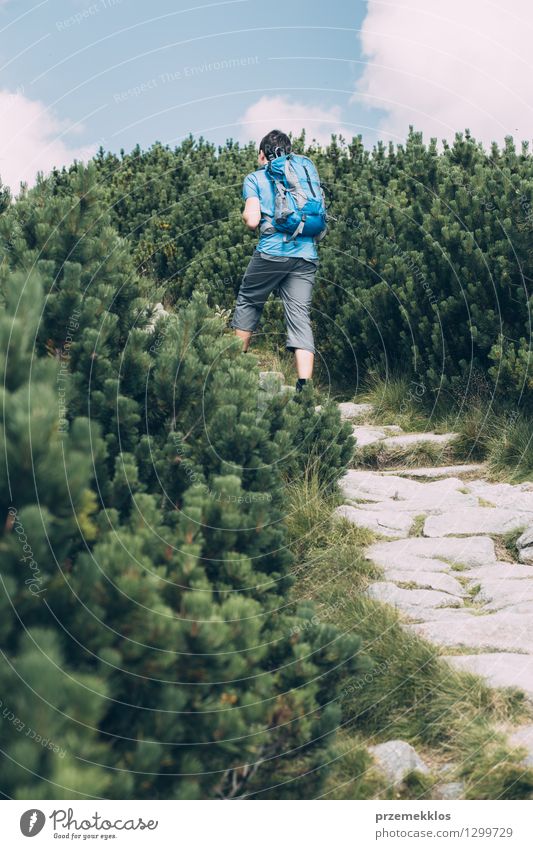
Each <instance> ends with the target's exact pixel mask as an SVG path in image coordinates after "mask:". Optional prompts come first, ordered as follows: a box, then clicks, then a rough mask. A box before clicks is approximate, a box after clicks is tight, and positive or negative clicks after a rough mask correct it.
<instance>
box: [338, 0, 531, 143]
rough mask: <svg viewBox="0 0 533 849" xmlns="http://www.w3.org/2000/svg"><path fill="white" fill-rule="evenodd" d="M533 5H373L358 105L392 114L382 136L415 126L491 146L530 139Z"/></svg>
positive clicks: (476, 0)
mask: <svg viewBox="0 0 533 849" xmlns="http://www.w3.org/2000/svg"><path fill="white" fill-rule="evenodd" d="M532 37H533V25H532V18H531V0H500V2H499V3H497V2H491V0H466V2H465V0H447V2H446V3H443V2H442V0H406V2H405V4H404V3H403V2H382V0H368V12H367V15H366V18H365V20H364V22H363V25H362V33H361V44H362V48H363V58H365V59H367V60H368V64H367V65H366V67H365V71H364V73H363V75H362V77H361V78H360V80H359V81H358V83H357V87H356V95H355V97H354V100H357V101H358V102H361V103H364V104H366V105H368V106H372V107H377V108H380V109H384V110H386V114H385V116H384V117H383V118H381V119H380V121H379V124H378V128H377V129H378V131H379V133H380V135H388V134H390V135H391V136H392V137H393V138H395V139H397V138H398V137H399V138H400V139H404V138H405V136H406V134H407V131H408V125H409V124H414V126H415V129H419V130H423V131H424V135H425V137H426V140H427V139H428V138H429V136H436V137H437V138H438V139H439V141H440V139H441V138H448V139H450V140H453V137H454V135H455V132H456V131H464V129H465V128H466V127H468V128H469V129H470V130H471V131H472V135H474V136H475V137H476V138H478V139H480V140H482V141H483V142H484V143H485V145H488V144H490V142H491V141H492V140H496V141H498V142H499V143H500V144H501V143H502V142H503V138H504V136H506V135H508V134H511V135H513V136H514V138H515V141H516V142H520V141H521V140H522V139H523V138H524V139H527V138H530V137H531V136H532V135H533V134H532V132H531V130H532V126H533V121H532V119H533V107H532V104H533V97H532V95H533V75H532V67H531V66H532V60H531V40H532Z"/></svg>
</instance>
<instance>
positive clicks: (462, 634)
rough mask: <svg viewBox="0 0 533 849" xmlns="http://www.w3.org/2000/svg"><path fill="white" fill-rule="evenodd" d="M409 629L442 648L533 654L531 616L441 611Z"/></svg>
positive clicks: (526, 614) (532, 622) (503, 611)
mask: <svg viewBox="0 0 533 849" xmlns="http://www.w3.org/2000/svg"><path fill="white" fill-rule="evenodd" d="M407 627H408V628H409V629H410V630H413V631H414V632H415V633H417V634H419V635H420V636H422V637H425V639H427V640H429V641H430V642H432V643H437V644H438V645H442V646H457V647H466V648H478V649H492V650H493V651H511V652H525V653H527V654H531V653H533V618H532V616H531V613H529V614H528V613H514V612H510V611H509V610H500V611H498V612H497V613H489V614H487V615H486V616H476V615H475V614H473V613H467V612H466V611H465V610H440V611H439V616H438V618H437V617H432V620H431V621H429V622H422V623H419V624H416V625H408V626H407Z"/></svg>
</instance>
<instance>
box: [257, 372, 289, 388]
mask: <svg viewBox="0 0 533 849" xmlns="http://www.w3.org/2000/svg"><path fill="white" fill-rule="evenodd" d="M284 383H285V377H284V376H283V374H282V372H280V371H260V372H259V388H260V389H264V390H265V392H273V393H276V392H279V391H280V390H281V387H282V386H283V385H284Z"/></svg>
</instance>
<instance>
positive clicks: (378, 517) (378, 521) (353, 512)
mask: <svg viewBox="0 0 533 849" xmlns="http://www.w3.org/2000/svg"><path fill="white" fill-rule="evenodd" d="M334 514H335V515H336V516H342V517H343V518H345V519H347V520H348V521H349V522H351V523H352V524H353V525H357V526H358V527H360V528H368V529H369V530H371V531H375V532H376V533H379V534H382V535H383V536H386V537H406V536H407V535H408V534H409V531H410V529H411V525H412V522H413V520H412V517H411V516H409V515H407V514H401V513H397V512H394V511H392V510H391V511H382V512H372V511H370V510H361V509H358V508H357V507H350V506H349V505H348V504H343V505H342V506H341V507H337V508H336V510H335V511H334Z"/></svg>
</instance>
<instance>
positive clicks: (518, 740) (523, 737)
mask: <svg viewBox="0 0 533 849" xmlns="http://www.w3.org/2000/svg"><path fill="white" fill-rule="evenodd" d="M509 742H510V744H511V746H516V747H517V748H518V747H520V748H521V749H526V750H527V755H526V757H525V758H524V760H523V763H524V765H525V766H533V725H523V726H522V728H517V729H516V731H514V732H513V733H512V734H511V735H510V736H509Z"/></svg>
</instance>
